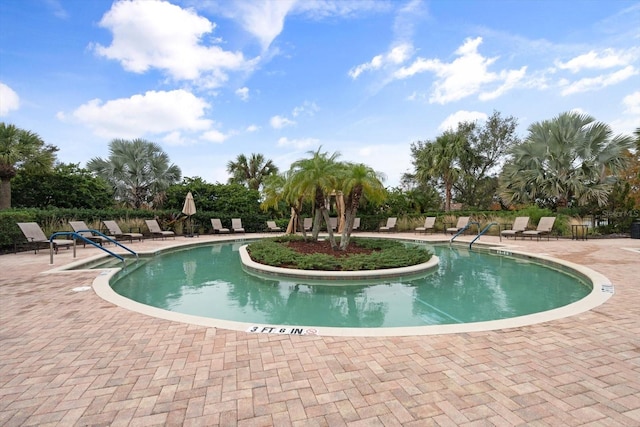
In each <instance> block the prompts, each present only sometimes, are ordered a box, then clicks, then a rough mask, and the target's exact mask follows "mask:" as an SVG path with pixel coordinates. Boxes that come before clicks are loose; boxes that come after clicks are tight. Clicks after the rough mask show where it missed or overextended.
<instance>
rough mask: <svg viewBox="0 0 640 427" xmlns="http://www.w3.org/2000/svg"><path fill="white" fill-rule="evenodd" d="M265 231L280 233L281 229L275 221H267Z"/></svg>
mask: <svg viewBox="0 0 640 427" xmlns="http://www.w3.org/2000/svg"><path fill="white" fill-rule="evenodd" d="M267 229H268V230H269V231H274V232H276V231H282V228H280V227H278V226H277V225H276V222H275V221H267Z"/></svg>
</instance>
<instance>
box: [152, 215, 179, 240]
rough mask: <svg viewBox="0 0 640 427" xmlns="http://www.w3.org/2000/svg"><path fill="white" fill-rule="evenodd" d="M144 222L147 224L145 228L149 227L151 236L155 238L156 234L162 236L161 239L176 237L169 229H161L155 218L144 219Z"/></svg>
mask: <svg viewBox="0 0 640 427" xmlns="http://www.w3.org/2000/svg"><path fill="white" fill-rule="evenodd" d="M144 222H145V223H146V224H147V228H149V231H150V232H151V236H152V237H154V238H155V237H156V236H157V237H162V239H165V238H166V237H173V238H174V239H175V238H176V233H174V232H173V231H170V230H163V229H162V228H160V224H158V221H156V220H155V219H145V220H144Z"/></svg>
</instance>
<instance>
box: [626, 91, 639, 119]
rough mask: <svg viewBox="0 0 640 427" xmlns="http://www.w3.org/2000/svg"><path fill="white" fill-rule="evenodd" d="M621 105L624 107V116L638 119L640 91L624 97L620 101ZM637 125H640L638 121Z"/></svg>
mask: <svg viewBox="0 0 640 427" xmlns="http://www.w3.org/2000/svg"><path fill="white" fill-rule="evenodd" d="M622 104H623V105H624V107H625V109H624V113H625V114H632V115H635V116H639V117H640V91H637V92H633V93H632V94H630V95H627V96H625V97H624V99H623V100H622ZM638 125H640V121H639V123H638Z"/></svg>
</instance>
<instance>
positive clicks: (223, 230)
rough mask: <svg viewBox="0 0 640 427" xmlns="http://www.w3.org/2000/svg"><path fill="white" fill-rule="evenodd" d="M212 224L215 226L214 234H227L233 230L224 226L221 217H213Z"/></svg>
mask: <svg viewBox="0 0 640 427" xmlns="http://www.w3.org/2000/svg"><path fill="white" fill-rule="evenodd" d="M211 226H212V227H213V234H227V233H230V232H231V230H229V229H228V228H225V227H223V226H222V221H220V218H211Z"/></svg>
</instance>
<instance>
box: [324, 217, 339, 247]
mask: <svg viewBox="0 0 640 427" xmlns="http://www.w3.org/2000/svg"><path fill="white" fill-rule="evenodd" d="M320 211H321V212H322V217H323V218H324V222H325V223H326V224H327V232H328V233H329V243H331V249H333V250H334V251H335V250H336V249H338V244H337V243H336V237H335V236H334V235H333V228H332V227H331V218H329V211H328V210H327V209H326V208H324V207H323V208H322V209H320Z"/></svg>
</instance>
